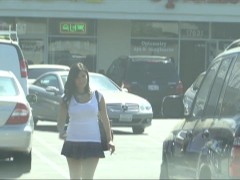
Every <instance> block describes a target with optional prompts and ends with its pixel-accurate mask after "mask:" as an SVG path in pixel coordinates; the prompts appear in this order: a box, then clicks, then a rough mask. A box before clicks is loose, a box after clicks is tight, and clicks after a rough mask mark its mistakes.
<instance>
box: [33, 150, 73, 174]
mask: <svg viewBox="0 0 240 180" xmlns="http://www.w3.org/2000/svg"><path fill="white" fill-rule="evenodd" d="M33 154H35V155H36V156H37V157H38V158H39V159H41V160H42V161H44V162H45V163H46V164H48V165H49V166H50V167H51V168H53V169H54V170H55V171H56V172H57V173H58V174H60V175H61V176H62V177H63V178H64V179H69V176H68V174H67V173H65V172H64V171H63V170H62V169H61V168H60V167H59V166H58V165H57V164H56V163H54V162H53V161H51V160H49V159H48V158H47V157H45V156H44V155H43V154H42V153H41V152H39V151H38V150H37V149H34V150H33Z"/></svg>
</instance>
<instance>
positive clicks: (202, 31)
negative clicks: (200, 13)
mask: <svg viewBox="0 0 240 180" xmlns="http://www.w3.org/2000/svg"><path fill="white" fill-rule="evenodd" d="M180 32H181V37H182V38H190V39H200V38H201V39H202V38H208V37H209V24H208V23H195V22H194V23H193V22H183V23H180Z"/></svg>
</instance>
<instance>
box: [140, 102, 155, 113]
mask: <svg viewBox="0 0 240 180" xmlns="http://www.w3.org/2000/svg"><path fill="white" fill-rule="evenodd" d="M140 111H152V106H151V105H150V104H144V105H141V106H140Z"/></svg>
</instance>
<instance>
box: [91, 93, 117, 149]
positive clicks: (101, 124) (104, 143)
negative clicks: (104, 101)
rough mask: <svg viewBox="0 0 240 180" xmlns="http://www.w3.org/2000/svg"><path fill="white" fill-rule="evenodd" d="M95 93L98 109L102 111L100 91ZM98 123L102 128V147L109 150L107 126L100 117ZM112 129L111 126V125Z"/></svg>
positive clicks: (100, 128)
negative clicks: (105, 126)
mask: <svg viewBox="0 0 240 180" xmlns="http://www.w3.org/2000/svg"><path fill="white" fill-rule="evenodd" d="M95 94H96V98H97V103H98V111H100V100H99V93H98V91H95ZM98 125H99V130H100V136H101V144H102V148H103V150H104V151H108V150H109V146H108V143H109V142H108V141H107V134H106V131H105V128H104V126H103V122H102V120H101V119H100V118H99V119H98ZM110 129H111V126H110ZM111 136H112V139H113V131H112V130H111Z"/></svg>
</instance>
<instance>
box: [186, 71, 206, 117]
mask: <svg viewBox="0 0 240 180" xmlns="http://www.w3.org/2000/svg"><path fill="white" fill-rule="evenodd" d="M205 74H206V72H202V73H201V74H199V76H198V77H197V79H196V80H195V81H194V82H193V84H192V85H191V86H190V87H189V88H188V89H187V91H186V92H185V94H184V96H183V104H184V114H185V115H188V114H189V113H190V111H191V109H190V107H192V103H193V100H194V97H195V95H196V93H197V91H198V89H199V87H200V85H201V83H202V80H203V78H204V76H205Z"/></svg>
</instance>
